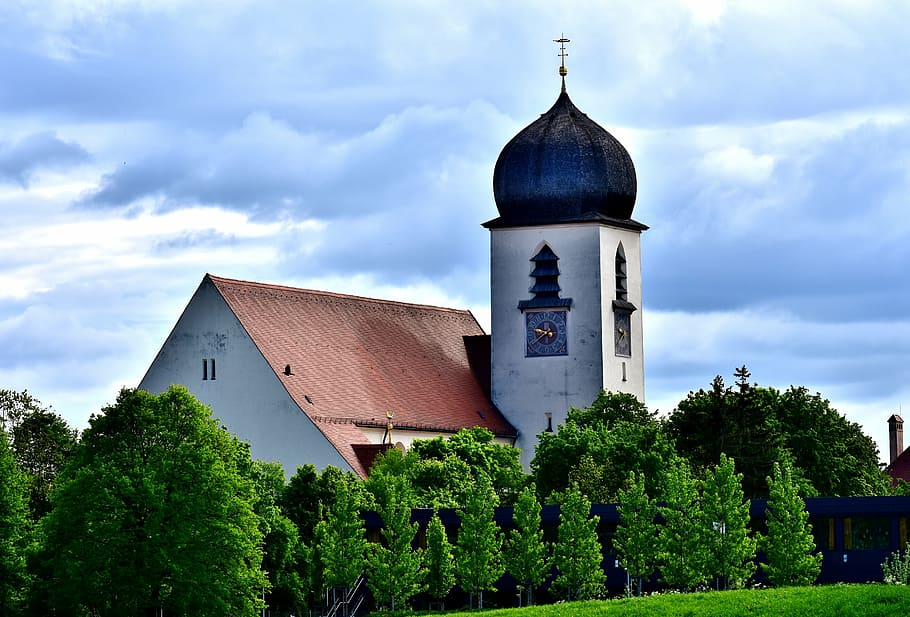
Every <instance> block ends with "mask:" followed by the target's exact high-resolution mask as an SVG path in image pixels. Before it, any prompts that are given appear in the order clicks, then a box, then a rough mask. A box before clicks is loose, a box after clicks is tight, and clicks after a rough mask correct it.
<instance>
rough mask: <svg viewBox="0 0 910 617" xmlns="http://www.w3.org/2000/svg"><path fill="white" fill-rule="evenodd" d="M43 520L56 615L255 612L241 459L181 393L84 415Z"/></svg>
mask: <svg viewBox="0 0 910 617" xmlns="http://www.w3.org/2000/svg"><path fill="white" fill-rule="evenodd" d="M89 424H90V426H89V428H88V429H87V430H86V431H85V432H84V434H83V436H82V440H81V442H80V444H79V446H78V447H77V449H76V452H75V454H74V455H73V459H72V460H71V462H70V463H69V464H68V465H67V466H66V467H65V469H64V470H63V471H62V472H61V474H60V477H59V478H58V481H57V487H56V489H55V491H54V494H53V497H52V503H53V509H52V510H51V511H50V513H48V515H47V516H46V517H45V518H44V519H42V529H43V532H44V537H43V540H44V544H43V547H42V557H43V560H44V561H45V563H46V564H47V568H48V570H49V574H50V577H51V578H52V581H53V582H52V583H51V582H50V581H48V584H47V586H46V588H45V589H44V592H45V593H47V594H48V595H49V597H50V602H51V604H52V605H53V607H54V608H56V610H57V611H59V612H60V613H64V614H66V613H69V614H81V613H83V612H88V613H91V614H94V615H98V616H101V617H104V616H107V615H142V614H152V613H154V612H155V611H158V610H161V609H163V610H164V611H166V612H167V613H169V614H174V615H212V616H214V615H224V616H227V615H248V616H250V617H252V616H253V615H256V614H258V612H259V610H260V608H262V606H263V604H262V603H261V600H260V594H261V593H262V590H263V589H264V588H265V589H267V588H268V580H267V579H266V578H265V576H264V575H263V572H262V569H261V563H262V549H261V546H262V535H261V533H260V531H259V521H258V518H257V516H256V515H255V513H254V511H253V501H254V500H255V495H254V489H253V485H252V483H251V482H250V480H249V469H250V467H251V464H252V463H251V460H250V457H249V450H248V449H247V448H246V447H244V446H242V445H241V444H240V443H239V442H238V441H237V440H236V439H234V438H232V437H231V436H230V435H229V434H228V433H227V432H225V431H224V430H223V429H221V428H219V426H218V423H217V422H216V421H215V420H214V419H213V418H212V417H211V413H210V411H209V410H208V409H207V408H206V407H205V406H203V405H202V404H201V403H199V402H198V401H197V400H196V399H195V398H193V396H192V395H191V394H190V393H189V392H188V391H187V390H186V388H183V387H180V386H172V387H171V388H169V389H168V390H167V391H166V392H164V393H162V394H160V395H154V394H150V393H148V392H145V391H143V390H138V389H124V390H122V391H121V392H120V394H119V396H118V397H117V402H116V403H115V404H114V405H111V406H109V407H106V408H105V409H104V410H103V413H102V414H101V415H99V416H92V418H91V419H90V420H89Z"/></svg>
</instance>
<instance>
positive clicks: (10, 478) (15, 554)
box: [0, 429, 29, 617]
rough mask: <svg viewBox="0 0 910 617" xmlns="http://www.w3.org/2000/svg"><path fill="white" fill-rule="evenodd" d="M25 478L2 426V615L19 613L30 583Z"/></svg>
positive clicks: (0, 553) (0, 506)
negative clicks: (27, 568)
mask: <svg viewBox="0 0 910 617" xmlns="http://www.w3.org/2000/svg"><path fill="white" fill-rule="evenodd" d="M28 525H29V521H28V508H27V506H26V478H25V476H24V475H23V474H22V472H21V471H20V470H19V467H18V465H17V464H16V460H15V457H14V455H13V452H12V450H11V449H10V447H9V441H8V440H7V436H6V433H5V432H4V431H3V430H2V429H0V617H10V616H12V615H17V614H19V612H20V611H21V609H22V606H23V603H24V600H25V590H26V587H27V585H28V582H27V581H28V576H27V572H26V562H25V551H26V544H27V542H28Z"/></svg>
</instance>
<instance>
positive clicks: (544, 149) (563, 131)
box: [493, 90, 637, 225]
mask: <svg viewBox="0 0 910 617" xmlns="http://www.w3.org/2000/svg"><path fill="white" fill-rule="evenodd" d="M636 189H637V184H636V181H635V166H634V165H633V164H632V158H631V157H630V156H629V153H628V152H627V151H626V149H625V148H624V147H623V146H622V144H621V143H619V141H617V139H616V138H615V137H613V136H612V135H611V134H610V133H608V132H607V131H606V129H604V128H603V127H602V126H600V125H599V124H597V123H596V122H594V121H593V120H591V119H590V118H588V116H586V115H585V114H584V113H582V112H581V111H579V109H578V108H577V107H575V105H574V104H573V103H572V101H571V100H570V99H569V95H568V94H567V93H566V91H565V90H563V91H562V93H561V94H560V95H559V98H558V99H556V103H554V104H553V107H551V108H550V110H549V111H548V112H547V113H545V114H543V115H541V116H540V118H538V119H537V120H535V121H534V122H533V123H531V124H530V125H528V126H527V127H526V128H525V129H523V130H522V131H521V132H520V133H518V135H516V136H515V137H513V138H512V140H511V141H510V142H509V143H507V144H506V146H505V148H503V149H502V152H501V153H500V154H499V159H497V161H496V168H495V170H494V171H493V196H494V198H495V199H496V207H497V208H498V209H499V215H500V219H499V221H498V223H499V225H540V224H546V223H559V222H569V221H581V220H595V219H600V218H602V217H607V218H610V219H620V220H626V219H629V218H631V216H632V209H633V208H634V207H635V194H636Z"/></svg>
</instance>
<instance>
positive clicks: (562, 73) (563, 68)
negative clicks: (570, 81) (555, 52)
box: [553, 33, 571, 92]
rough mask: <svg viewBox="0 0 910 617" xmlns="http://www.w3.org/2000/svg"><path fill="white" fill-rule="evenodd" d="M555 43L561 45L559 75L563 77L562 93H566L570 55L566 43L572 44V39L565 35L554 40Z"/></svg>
mask: <svg viewBox="0 0 910 617" xmlns="http://www.w3.org/2000/svg"><path fill="white" fill-rule="evenodd" d="M553 42H554V43H559V57H560V59H561V61H562V62H561V64H560V65H559V75H560V77H562V91H563V92H565V91H566V75H567V74H568V73H569V71H568V69H566V56H568V55H569V54H568V53H566V43H569V42H571V41H570V39H567V38H566V35H565V33H563V34H561V35H560V37H559V38H558V39H553Z"/></svg>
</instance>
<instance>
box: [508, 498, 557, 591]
mask: <svg viewBox="0 0 910 617" xmlns="http://www.w3.org/2000/svg"><path fill="white" fill-rule="evenodd" d="M512 520H513V522H514V524H515V529H513V530H512V531H511V532H510V533H509V536H508V538H506V541H505V545H504V549H505V550H504V554H503V557H504V559H505V566H506V571H508V572H509V574H511V575H512V577H513V578H514V579H515V580H516V581H518V584H519V585H521V586H522V587H524V589H525V590H526V591H527V603H528V604H533V602H534V594H533V591H534V587H536V586H538V585H540V584H541V583H543V581H544V579H545V578H546V576H547V573H548V572H549V570H550V559H549V546H548V545H547V543H546V542H544V539H543V529H541V526H540V520H541V519H540V503H539V502H538V501H537V495H536V488H535V487H534V486H533V485H531V486H529V487H527V488H525V490H524V491H522V493H521V494H520V495H519V496H518V502H517V503H516V504H515V509H514V511H513V515H512Z"/></svg>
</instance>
